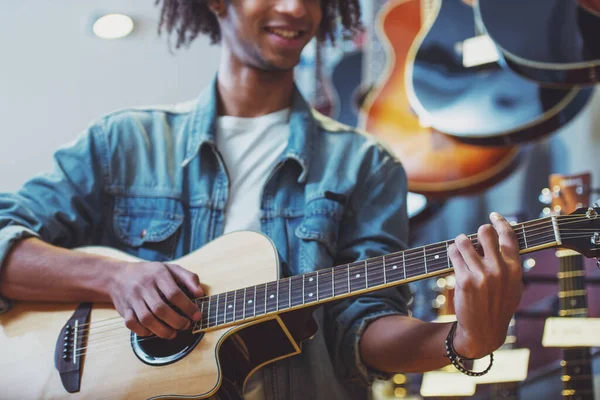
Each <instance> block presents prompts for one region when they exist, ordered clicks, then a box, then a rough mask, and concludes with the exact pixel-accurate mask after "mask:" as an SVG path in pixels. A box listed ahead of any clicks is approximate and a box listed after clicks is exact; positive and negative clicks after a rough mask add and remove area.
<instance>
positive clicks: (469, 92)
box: [0, 0, 600, 399]
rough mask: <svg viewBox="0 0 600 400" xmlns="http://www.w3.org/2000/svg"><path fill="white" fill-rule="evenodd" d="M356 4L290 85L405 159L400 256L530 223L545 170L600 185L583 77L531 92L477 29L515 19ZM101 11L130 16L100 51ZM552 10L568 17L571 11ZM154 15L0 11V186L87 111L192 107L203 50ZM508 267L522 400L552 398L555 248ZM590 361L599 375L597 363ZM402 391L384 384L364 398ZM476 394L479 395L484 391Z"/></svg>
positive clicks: (452, 2)
mask: <svg viewBox="0 0 600 400" xmlns="http://www.w3.org/2000/svg"><path fill="white" fill-rule="evenodd" d="M557 1H558V0H557ZM570 1H571V0H569V1H568V2H570ZM480 2H481V4H480V5H483V4H487V2H483V1H482V0H480ZM516 2H517V0H514V1H506V0H505V1H503V2H496V3H498V4H500V5H502V6H505V7H506V8H505V11H507V13H508V15H514V14H515V13H514V12H512V11H511V8H510V7H515V8H516V7H518V4H516ZM568 2H565V3H568ZM361 3H362V6H363V17H364V24H365V27H366V30H365V32H364V34H362V35H358V36H357V37H356V38H355V39H354V40H346V41H339V42H338V43H337V45H336V46H335V47H333V46H331V45H325V46H322V47H321V46H316V45H315V44H314V43H311V45H309V46H308V47H307V49H306V51H305V52H304V53H305V54H304V55H303V57H302V60H301V63H300V65H299V66H298V68H297V81H298V84H299V87H300V89H301V90H302V92H303V93H304V94H305V95H306V96H307V97H308V98H309V99H311V101H312V103H313V105H314V106H315V108H317V109H319V110H320V111H321V112H323V113H325V114H328V115H330V116H332V117H333V118H335V119H338V120H341V121H343V122H344V123H348V124H351V125H355V126H358V127H360V128H362V129H365V130H367V131H369V132H370V133H372V134H374V135H376V136H378V137H379V139H380V140H382V141H383V142H385V143H386V144H387V145H388V146H389V147H390V148H391V149H392V151H394V152H395V153H396V154H397V156H398V157H399V158H400V159H401V160H402V162H403V163H404V164H405V168H406V170H407V174H408V176H409V180H410V182H411V196H410V199H411V202H410V204H409V205H410V208H411V215H412V216H413V218H412V219H411V246H419V245H425V244H428V243H433V242H437V241H441V240H446V239H449V238H453V237H455V236H456V235H458V234H460V233H472V232H475V231H476V229H477V227H478V226H479V225H480V224H481V223H484V222H486V221H487V218H488V214H489V212H491V211H498V212H500V213H502V214H504V215H509V216H514V217H515V218H518V219H520V220H530V219H535V218H537V217H538V216H540V215H542V213H543V212H544V209H546V208H549V207H550V206H551V204H547V203H548V202H550V203H551V199H552V191H550V199H549V198H548V195H546V196H545V197H544V196H541V200H542V201H540V193H541V192H542V190H543V189H544V188H547V187H549V176H550V175H551V174H562V175H575V174H579V173H582V172H590V174H591V184H590V185H589V186H590V188H591V189H595V188H600V170H599V169H600V168H598V162H597V161H596V160H597V157H596V155H597V154H600V91H599V90H598V89H597V88H595V87H594V86H595V83H594V82H590V83H589V84H586V85H585V89H582V90H580V89H579V88H578V85H573V84H571V83H569V82H566V83H564V82H563V84H562V85H561V86H560V88H558V89H557V85H556V82H555V84H554V85H550V84H548V83H546V84H542V83H540V82H537V81H536V80H535V79H534V77H531V76H529V77H527V78H525V77H523V76H522V75H519V74H518V73H516V72H515V71H514V70H513V69H511V68H510V67H509V66H508V65H505V64H503V63H501V62H500V61H499V59H498V58H497V57H498V51H497V48H496V47H495V45H494V43H492V42H490V41H489V40H488V39H489V38H487V37H486V35H485V29H490V30H492V29H501V28H502V26H505V27H510V28H511V29H513V30H515V31H517V30H516V28H517V27H518V26H519V24H518V23H519V22H522V21H513V22H512V23H506V22H504V23H503V22H502V21H501V20H500V16H501V15H502V16H504V14H502V13H500V11H502V9H501V10H488V11H487V13H488V15H489V14H490V13H491V14H492V15H494V14H495V15H498V16H499V17H498V20H495V19H492V20H491V21H489V20H486V22H488V25H486V26H482V24H483V22H482V21H479V20H478V19H480V20H485V18H484V16H485V14H486V13H485V12H484V10H483V9H481V10H479V13H480V14H481V15H480V16H478V15H477V13H476V11H478V10H476V9H473V8H471V6H469V5H467V4H466V3H469V2H468V1H466V2H461V1H459V0H444V7H441V6H440V3H435V2H433V1H428V0H423V1H419V0H407V1H389V2H388V1H385V0H373V1H371V0H369V1H367V0H365V1H362V2H361ZM551 3H556V1H553V2H551ZM591 3H593V2H591ZM592 5H593V4H592ZM108 11H110V12H121V13H124V14H128V15H130V16H132V17H133V21H134V24H135V25H134V29H133V31H132V33H131V34H130V35H129V36H127V37H126V38H123V39H120V40H112V41H111V40H102V39H99V38H98V37H96V36H95V35H94V34H93V33H92V27H91V25H92V22H93V21H94V20H95V18H96V16H98V15H100V14H102V13H106V12H108ZM521 11H523V10H521ZM527 11H528V12H532V10H527ZM537 11H538V12H539V10H537ZM567 11H568V12H565V13H563V14H564V15H567V16H568V15H570V14H569V12H575V11H577V10H574V9H569V10H567ZM511 12H512V14H511ZM549 12H550V11H547V13H546V14H544V13H539V14H540V15H533V16H532V15H529V14H528V13H525V12H521V14H522V15H524V18H526V17H528V18H529V20H528V21H541V22H540V24H541V25H542V26H544V27H546V28H548V26H552V24H551V23H552V21H553V15H550V14H548V13H549ZM555 12H556V11H555ZM516 14H519V13H516ZM592 15H593V14H592ZM477 16H478V19H476V18H475V17H477ZM504 17H505V18H508V16H504ZM157 18H158V10H157V9H156V8H155V7H154V6H153V2H152V1H150V2H135V3H134V2H133V1H128V2H123V1H116V0H106V1H102V2H99V1H86V2H75V1H66V0H57V1H53V2H40V1H33V0H23V1H19V2H0V45H1V48H2V49H3V53H2V57H1V59H2V63H1V67H0V68H1V69H0V93H1V94H0V119H1V120H2V128H3V129H2V133H1V135H2V146H0V168H1V170H2V171H3V172H2V173H1V175H0V176H1V179H0V191H15V190H17V189H18V188H19V186H20V185H21V184H22V183H23V182H24V181H25V180H26V179H27V178H29V177H31V176H32V175H34V174H36V173H39V172H41V171H46V170H48V169H50V168H51V166H52V159H51V156H52V153H53V151H54V150H55V149H56V147H57V146H59V145H61V144H63V143H66V142H69V141H71V140H73V139H74V138H75V136H76V135H77V134H78V132H80V131H82V130H83V129H84V128H85V127H86V126H87V124H88V123H89V122H90V121H91V120H92V119H94V118H96V117H98V116H99V115H102V114H103V113H107V112H110V111H113V110H115V109H119V108H123V107H128V106H137V105H143V104H158V103H161V104H169V103H174V102H178V101H182V100H186V99H193V98H195V97H196V96H197V94H198V93H199V91H200V90H201V89H202V88H203V87H205V86H206V85H207V84H208V83H209V81H210V79H211V78H212V76H213V74H214V72H215V71H216V69H217V66H218V64H217V63H218V58H219V49H218V47H214V46H210V45H209V42H208V40H206V39H204V38H198V39H197V40H195V41H194V43H193V44H192V45H191V47H190V48H189V49H182V50H180V51H176V52H174V53H173V54H169V51H168V48H167V45H166V38H164V37H162V38H160V37H157V35H156V25H157V22H158V21H157ZM554 18H555V14H554ZM590 18H593V17H590ZM534 25H535V24H531V29H532V30H533V29H534ZM561 26H563V27H564V26H570V25H568V24H566V25H565V24H563V25H561ZM586 26H590V25H589V24H588V25H586ZM591 26H593V23H592V25H591ZM598 26H600V23H599V24H598ZM539 29H542V28H539ZM548 29H549V28H548ZM562 29H563V30H562V31H560V33H561V34H563V36H561V37H560V38H561V40H557V41H556V42H565V43H566V46H567V47H568V44H569V40H568V39H569V38H570V36H569V35H575V34H574V33H573V32H565V31H564V29H565V28H562ZM375 30H378V32H379V35H377V34H375ZM535 32H538V31H537V30H535ZM500 33H501V32H498V37H501V35H500ZM509 33H510V32H509ZM527 36H528V37H537V36H536V35H533V34H530V35H527ZM540 36H541V37H542V38H543V35H541V34H540ZM553 37H554V36H553ZM595 37H596V38H597V37H600V35H599V36H595ZM510 39H511V38H510V37H509V39H508V40H509V43H512V42H510ZM575 39H581V37H578V36H576V37H575ZM588 41H589V40H588ZM542 42H543V43H545V44H546V45H548V43H547V42H544V41H543V40H542ZM584 42H585V41H584ZM512 44H514V43H512ZM542 47H543V46H542ZM571 47H572V46H571ZM520 50H523V49H520ZM590 52H591V53H590V55H588V56H587V57H588V58H590V59H591V60H595V62H597V60H598V59H600V56H598V53H595V52H593V51H592V50H590ZM574 56H575V57H576V56H577V54H575V55H574ZM593 57H596V58H595V59H594V58H593ZM512 67H513V68H515V67H516V66H515V65H513V66H512ZM521 72H523V71H521ZM590 188H584V192H585V191H586V190H587V191H589V190H590ZM550 189H551V188H550ZM586 193H587V192H586ZM593 196H596V197H598V198H600V194H597V193H596V194H595V193H592V194H591V196H588V197H592V198H593ZM530 259H533V261H529V260H530ZM523 261H524V264H526V265H527V266H528V268H530V270H528V272H526V273H525V276H526V278H528V277H529V279H528V283H527V290H526V292H525V295H524V297H523V299H524V301H523V305H522V307H521V308H520V310H519V314H517V316H516V317H517V323H516V325H517V328H518V329H517V342H516V344H517V346H521V347H527V348H530V349H531V357H530V361H529V374H528V377H527V380H526V381H525V382H522V383H521V384H520V385H521V398H533V396H537V397H538V398H540V395H541V398H545V399H552V398H561V396H560V387H561V381H560V373H559V370H560V366H559V364H558V363H559V361H560V358H561V353H560V351H559V350H558V349H547V348H543V347H542V345H541V335H542V331H543V322H544V319H545V317H547V316H552V315H557V314H558V308H559V305H558V300H557V293H558V283H557V282H556V281H554V282H550V283H548V282H546V283H541V281H543V280H544V279H545V280H547V281H549V280H552V278H553V277H556V273H557V272H558V262H557V260H556V259H555V258H554V252H547V253H546V252H543V254H542V255H539V256H531V257H530V256H524V257H523ZM532 264H535V266H533V267H531V265H532ZM585 268H586V272H587V278H588V279H589V280H592V281H593V280H594V279H596V280H597V279H598V278H599V277H600V272H599V271H598V270H597V269H596V267H595V265H594V263H593V262H592V261H589V260H586V264H585ZM535 277H538V278H539V279H538V280H537V281H536V279H535ZM540 277H541V278H540ZM412 287H413V290H414V302H413V305H412V308H413V313H414V314H415V315H416V316H419V317H421V318H424V319H428V320H429V319H434V318H436V317H437V316H438V314H439V307H437V308H436V307H433V306H432V304H435V301H436V300H437V299H438V296H439V295H440V288H439V287H438V285H437V281H436V280H433V279H432V280H428V281H424V282H421V283H419V284H413V285H412ZM441 289H442V290H444V288H441ZM597 292H598V289H597V285H595V286H592V285H589V286H588V303H589V305H590V307H589V314H590V316H592V317H598V316H600V308H599V306H598V304H600V301H599V300H600V298H599V296H598V295H597ZM446 295H447V293H446ZM438 306H439V304H438ZM594 366H595V373H596V376H598V374H599V372H600V364H599V363H598V362H596V363H595V365H594ZM596 379H598V378H596ZM412 381H413V385H412V386H413V387H412V389H411V388H410V387H409V385H407V388H408V389H407V390H408V394H407V396H408V395H410V394H411V393H412V394H413V395H414V396H418V394H417V393H418V392H419V390H418V387H417V388H416V389H415V384H414V382H417V383H420V382H421V380H420V377H417V378H416V379H413V380H412ZM388 383H389V382H388ZM389 384H390V385H393V386H398V384H397V383H389ZM596 387H599V386H598V382H597V384H596ZM386 388H389V386H386ZM386 390H387V389H386ZM401 393H402V392H401V391H400V392H394V391H391V392H390V391H389V390H388V391H382V392H375V393H374V397H376V398H379V399H384V398H386V399H387V398H394V395H396V397H401V396H398V394H401ZM477 393H478V395H479V396H480V398H494V397H493V396H491V395H490V396H488V392H487V391H485V390H483V394H481V392H480V391H479V389H478V390H477ZM462 397H468V396H462ZM596 398H598V399H600V396H596Z"/></svg>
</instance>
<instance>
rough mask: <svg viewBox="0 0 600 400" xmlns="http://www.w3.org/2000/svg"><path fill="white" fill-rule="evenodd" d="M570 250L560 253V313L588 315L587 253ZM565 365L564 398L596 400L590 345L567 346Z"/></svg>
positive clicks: (563, 368) (563, 362)
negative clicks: (584, 257)
mask: <svg viewBox="0 0 600 400" xmlns="http://www.w3.org/2000/svg"><path fill="white" fill-rule="evenodd" d="M563 252H564V251H563ZM559 254H560V253H559ZM566 254H567V255H564V253H563V255H559V266H560V268H559V273H558V287H559V292H558V297H559V304H560V309H559V315H560V316H562V317H574V318H577V317H580V318H584V317H587V315H588V308H587V295H586V289H585V268H584V261H583V256H581V255H579V254H576V253H575V254H573V252H571V251H569V250H567V253H566ZM561 366H562V383H563V384H562V387H563V390H562V396H563V398H564V399H580V400H593V399H594V384H593V373H592V357H591V353H590V349H589V348H584V347H577V348H570V349H564V350H563V360H562V362H561Z"/></svg>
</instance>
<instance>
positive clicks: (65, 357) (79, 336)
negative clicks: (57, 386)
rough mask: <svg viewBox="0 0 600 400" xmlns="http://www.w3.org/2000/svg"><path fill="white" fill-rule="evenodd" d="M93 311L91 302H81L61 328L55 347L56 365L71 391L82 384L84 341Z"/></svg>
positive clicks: (66, 386)
mask: <svg viewBox="0 0 600 400" xmlns="http://www.w3.org/2000/svg"><path fill="white" fill-rule="evenodd" d="M91 311H92V304H91V303H82V304H80V305H79V306H78V307H77V309H76V310H75V312H74V313H73V315H72V316H71V318H70V319H69V320H68V321H67V323H66V324H65V325H64V326H63V328H62V329H61V331H60V333H59V335H58V339H57V341H56V347H55V349H54V366H55V367H56V369H57V370H58V373H59V374H60V380H61V381H62V384H63V386H64V388H65V389H66V390H67V392H69V393H75V392H78V391H79V388H80V386H81V360H82V358H83V354H84V353H85V352H84V351H83V348H84V343H86V342H87V340H84V339H86V338H87V332H88V331H89V329H88V326H87V324H88V321H89V319H90V313H91Z"/></svg>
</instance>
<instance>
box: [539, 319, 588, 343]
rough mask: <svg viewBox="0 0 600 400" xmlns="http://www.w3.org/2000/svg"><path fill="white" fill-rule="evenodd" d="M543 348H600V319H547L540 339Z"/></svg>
mask: <svg viewBox="0 0 600 400" xmlns="http://www.w3.org/2000/svg"><path fill="white" fill-rule="evenodd" d="M542 345H543V346H544V347H597V346H600V318H560V317H556V318H548V319H547V320H546V325H545V326H544V336H543V337H542Z"/></svg>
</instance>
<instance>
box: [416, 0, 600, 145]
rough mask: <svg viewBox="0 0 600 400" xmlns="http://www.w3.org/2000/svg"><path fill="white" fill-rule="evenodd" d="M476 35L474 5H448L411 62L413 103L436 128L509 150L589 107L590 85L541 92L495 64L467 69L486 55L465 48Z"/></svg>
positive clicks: (451, 1)
mask: <svg viewBox="0 0 600 400" xmlns="http://www.w3.org/2000/svg"><path fill="white" fill-rule="evenodd" d="M563 1H564V0H563ZM496 3H498V2H496ZM502 7H504V4H502ZM599 24H600V21H599ZM509 26H510V25H509ZM504 29H505V30H509V29H512V27H511V28H509V29H507V28H506V26H505V27H504ZM476 32H477V29H476V26H475V19H474V10H473V8H472V7H471V6H469V5H467V4H465V2H464V1H463V0H444V1H442V2H441V5H440V7H439V8H438V13H437V14H436V16H435V20H434V22H433V24H432V25H431V26H430V28H429V30H428V31H427V33H426V34H425V36H424V37H423V38H422V41H421V43H420V44H418V49H417V51H416V54H415V57H414V59H412V60H409V66H408V76H407V79H408V81H409V85H408V90H409V99H410V100H411V104H412V106H413V107H414V109H415V111H416V112H417V114H418V115H419V116H420V117H421V118H422V119H423V120H425V121H427V122H428V124H429V125H431V126H432V127H433V128H435V129H438V130H440V131H442V132H444V133H446V134H450V135H452V136H454V137H456V138H459V139H460V140H462V141H463V142H466V143H472V144H477V145H508V144H514V143H520V142H524V141H529V140H533V139H537V138H540V137H541V136H543V135H548V134H550V133H552V132H554V131H556V130H557V129H559V128H560V127H562V126H563V125H564V124H566V123H567V122H569V121H570V120H571V119H573V118H574V117H575V116H576V115H577V114H578V113H579V111H580V110H581V109H582V108H583V107H584V106H585V105H586V104H587V102H588V100H589V98H590V96H591V94H592V89H591V88H587V89H583V90H580V89H579V88H571V89H552V88H547V87H542V86H540V85H539V84H537V83H536V82H533V81H530V80H527V79H525V78H523V77H521V76H520V75H518V74H516V73H515V72H513V71H511V70H510V69H508V68H501V67H500V65H499V64H498V63H497V62H482V64H481V65H477V66H470V67H466V66H465V65H464V63H463V55H464V56H467V57H468V58H471V57H473V55H472V54H470V53H482V52H483V51H484V49H483V48H481V47H480V48H476V49H469V47H467V46H465V45H463V43H464V42H465V40H467V39H471V38H474V37H475V35H476ZM478 38H481V36H478ZM492 52H493V53H494V54H496V51H495V49H493V48H492Z"/></svg>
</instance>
